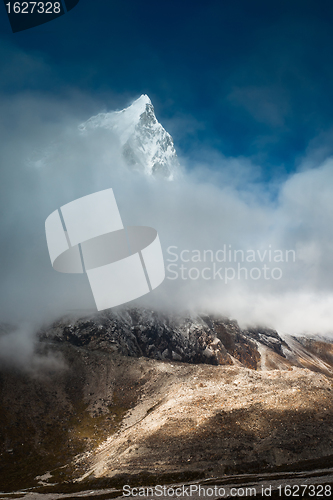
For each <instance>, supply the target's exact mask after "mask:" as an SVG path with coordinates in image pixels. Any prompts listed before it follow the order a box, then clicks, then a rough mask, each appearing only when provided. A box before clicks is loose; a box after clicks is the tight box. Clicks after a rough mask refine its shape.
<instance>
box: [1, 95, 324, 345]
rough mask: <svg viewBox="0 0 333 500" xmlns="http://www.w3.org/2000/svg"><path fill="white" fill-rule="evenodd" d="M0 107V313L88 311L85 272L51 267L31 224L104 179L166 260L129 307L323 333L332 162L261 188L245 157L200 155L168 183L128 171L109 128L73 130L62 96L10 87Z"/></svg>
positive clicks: (45, 315)
mask: <svg viewBox="0 0 333 500" xmlns="http://www.w3.org/2000/svg"><path fill="white" fill-rule="evenodd" d="M0 106H1V110H2V113H1V116H2V118H1V134H2V139H3V140H2V146H1V151H0V157H1V174H0V175H1V180H0V190H1V196H0V203H1V219H0V227H1V233H0V234H1V261H0V266H1V276H2V278H1V284H0V299H1V300H0V304H1V305H0V315H1V319H2V321H9V322H18V323H20V322H25V321H28V322H29V324H31V323H34V324H37V323H38V322H40V321H44V320H45V321H48V320H50V319H52V318H55V317H57V316H58V315H60V314H66V313H71V312H75V313H78V314H81V313H82V314H84V313H85V312H86V311H87V310H90V309H94V301H93V297H92V294H91V291H90V288H89V285H88V280H87V277H86V276H83V275H82V276H80V275H70V274H67V275H66V274H61V273H57V272H55V271H54V270H53V269H52V267H51V264H50V260H49V256H48V250H47V246H46V240H45V234H44V222H45V219H46V218H47V216H48V215H49V214H50V213H51V212H52V211H54V210H55V209H57V208H59V207H60V206H61V205H63V204H65V203H68V202H70V201H72V200H74V199H76V198H78V197H81V196H85V195H87V194H90V193H93V192H95V191H99V190H102V189H107V188H110V187H112V188H113V190H114V193H115V197H116V200H117V203H118V207H119V210H120V213H121V216H122V219H123V223H124V225H148V226H152V227H154V228H156V229H157V230H158V232H159V235H160V240H161V244H162V248H163V252H164V257H165V263H166V269H167V270H166V280H165V281H164V283H163V284H162V285H161V286H160V287H159V288H158V289H156V290H155V291H154V292H153V293H151V294H149V295H147V296H146V297H143V298H142V299H140V300H138V301H136V302H133V303H132V304H131V305H144V306H148V307H158V308H169V309H172V310H175V309H177V310H179V309H188V310H193V311H208V312H216V313H219V314H224V315H227V316H231V317H233V318H236V319H238V320H239V321H240V322H241V323H242V324H265V325H269V326H272V327H275V328H277V329H279V330H280V331H281V332H287V333H292V334H301V333H304V332H309V333H320V334H330V333H333V260H332V254H333V252H332V250H333V230H332V227H333V160H332V159H330V158H327V159H326V160H325V161H324V162H323V163H321V164H318V165H315V166H313V165H312V167H311V168H310V169H309V168H308V169H305V168H304V169H302V168H301V169H300V170H299V172H298V173H296V174H293V175H291V176H290V177H289V178H287V179H285V180H284V181H283V182H281V183H280V184H279V185H276V184H274V185H273V184H272V183H271V184H269V183H267V182H266V183H264V182H260V180H258V168H257V167H256V166H255V165H253V164H252V163H251V161H250V160H249V159H246V158H238V159H237V158H229V159H228V158H225V157H222V156H221V155H220V154H219V153H217V152H211V151H210V152H207V155H206V160H205V161H201V162H200V163H199V162H193V160H191V161H189V160H188V159H186V158H183V159H182V164H183V165H184V171H183V172H182V174H181V175H180V176H179V178H178V179H177V180H175V181H173V182H169V181H166V180H164V179H158V178H154V177H147V176H146V175H144V174H142V173H140V172H137V171H132V170H130V169H129V167H127V166H126V165H125V163H124V160H123V157H122V154H121V147H120V144H119V142H118V139H117V137H116V136H115V135H113V134H112V132H111V131H110V130H103V129H96V130H93V131H91V132H90V133H88V134H83V133H82V132H80V130H79V124H80V123H81V122H82V120H83V118H85V119H87V118H89V115H88V116H87V115H86V114H85V113H86V112H85V111H82V109H81V110H78V108H79V107H78V99H77V98H76V97H75V96H74V97H73V99H72V100H68V101H60V100H59V102H56V101H54V100H51V99H47V98H46V97H45V96H42V95H37V96H36V95H20V96H17V97H15V98H12V99H11V100H8V99H7V100H2V102H1V103H0ZM92 106H93V105H92ZM96 111H98V110H97V109H96ZM9 116H10V119H8V117H9ZM5 117H7V119H6V118H5ZM174 139H175V140H176V139H177V138H174ZM201 158H202V155H201ZM304 165H309V158H305V159H304ZM212 167H214V168H212ZM7 350H8V349H7Z"/></svg>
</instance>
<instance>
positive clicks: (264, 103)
mask: <svg viewBox="0 0 333 500" xmlns="http://www.w3.org/2000/svg"><path fill="white" fill-rule="evenodd" d="M1 9H2V13H1V15H0V42H1V47H0V64H1V66H0V91H1V92H2V95H4V94H5V95H7V96H8V98H10V96H11V95H13V94H15V93H17V92H21V91H24V92H26V91H32V92H39V91H42V92H46V93H47V94H48V95H51V96H52V95H54V96H55V97H57V96H62V95H66V94H69V93H70V92H72V91H73V90H75V91H76V90H79V91H81V92H82V93H83V94H84V95H87V94H88V95H91V96H92V98H93V99H96V100H97V101H98V102H100V105H101V108H105V109H113V108H114V107H117V108H122V107H124V106H125V105H127V104H128V103H129V101H130V100H131V98H134V97H137V96H139V95H140V94H142V93H147V94H148V95H149V96H150V97H151V99H152V101H153V104H154V105H155V109H156V113H157V116H158V118H159V120H160V121H161V122H162V123H163V124H164V125H165V126H166V128H168V129H169V131H170V132H171V133H172V135H173V137H174V140H175V143H176V147H177V148H178V149H179V150H180V151H181V152H183V153H185V154H186V155H189V156H193V155H199V154H204V153H202V151H203V150H205V149H206V148H207V149H211V148H215V149H217V150H219V151H220V152H222V153H223V154H225V155H226V156H245V157H247V158H251V159H252V160H253V161H254V162H256V163H259V164H260V165H261V166H262V167H263V168H264V171H265V172H266V174H267V176H268V177H271V176H272V175H274V173H277V172H281V171H282V172H283V171H287V172H289V171H293V170H294V169H295V168H296V167H297V166H298V164H299V162H300V160H301V158H302V157H303V156H304V155H305V154H306V151H307V149H308V147H309V145H310V146H312V147H317V149H318V151H321V152H322V154H323V155H326V156H327V155H329V154H331V153H332V152H333V147H332V146H331V143H332V144H333V29H332V27H333V2H332V1H331V0H288V1H284V0H201V1H194V0H192V1H187V0H168V1H164V0H158V1H156V0H155V1H150V0H145V1H139V0H118V1H113V0H80V2H79V4H78V5H77V6H76V7H75V8H74V9H73V10H72V11H71V12H69V13H68V14H66V15H64V16H63V17H61V18H59V19H56V20H54V21H52V22H50V23H47V24H45V25H42V26H40V27H36V28H33V29H30V30H27V31H24V32H20V33H16V34H12V33H11V30H10V27H9V22H8V19H7V17H6V13H5V8H4V7H1ZM22 51H23V52H24V53H26V54H27V55H30V56H31V57H32V58H36V60H37V61H40V65H38V64H37V63H36V65H33V64H31V63H30V62H27V61H26V60H25V59H24V58H23V57H22ZM17 54H20V56H18V55H17ZM168 124H169V127H168V126H167V125H168ZM170 128H171V130H170ZM200 150H201V153H199V151H200ZM319 156H320V153H319ZM319 160H320V158H319Z"/></svg>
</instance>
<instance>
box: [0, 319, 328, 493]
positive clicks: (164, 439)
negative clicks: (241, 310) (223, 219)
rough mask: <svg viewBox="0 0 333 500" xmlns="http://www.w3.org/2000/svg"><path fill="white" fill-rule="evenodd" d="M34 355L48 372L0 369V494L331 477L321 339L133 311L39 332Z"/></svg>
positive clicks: (325, 370) (324, 350)
mask: <svg viewBox="0 0 333 500" xmlns="http://www.w3.org/2000/svg"><path fill="white" fill-rule="evenodd" d="M2 334H3V335H5V332H2ZM36 350H37V351H38V353H39V355H42V356H48V359H50V360H53V362H52V363H49V364H47V363H46V364H44V365H43V368H41V369H39V370H38V371H33V372H29V373H27V372H24V371H22V370H18V369H13V368H10V367H8V366H7V367H3V368H2V369H1V374H0V453H1V455H0V490H2V491H15V490H18V489H21V488H27V487H33V488H35V490H36V488H37V490H36V491H40V492H42V491H45V492H46V491H50V490H52V489H53V490H54V491H70V490H71V488H72V489H74V490H75V489H84V488H85V487H100V486H103V487H105V486H108V485H114V486H117V487H121V486H122V484H135V483H136V484H139V483H140V482H141V483H142V482H143V483H144V482H145V483H146V484H153V483H154V482H155V483H156V481H159V484H161V483H162V482H164V483H168V482H172V481H188V480H190V479H193V480H195V479H199V478H209V477H223V476H224V475H226V474H227V475H230V474H231V475H232V474H239V473H255V472H261V473H262V472H264V471H274V470H287V469H288V467H289V468H290V467H298V466H300V467H307V465H306V464H309V463H311V464H314V466H317V467H319V466H320V467H324V466H325V467H326V466H327V467H328V466H330V465H332V464H333V460H332V457H333V428H332V417H333V397H332V386H333V384H332V382H333V379H332V375H333V355H332V345H331V344H330V343H329V342H327V341H325V340H323V339H322V340H320V341H318V340H313V339H312V340H311V339H295V338H292V337H290V338H285V339H282V338H281V337H280V336H279V335H278V334H277V332H275V331H274V330H270V329H265V328H255V329H248V330H242V329H241V328H239V326H238V324H237V323H236V322H235V321H230V320H227V319H225V318H217V317H211V316H196V317H191V316H190V315H188V316H182V317H180V316H170V315H164V314H161V313H156V312H152V311H146V310H137V309H134V310H126V311H121V312H118V313H113V314H110V313H103V314H98V315H96V316H94V317H87V318H83V319H76V320H75V319H73V318H71V319H68V318H67V319H66V318H64V319H62V320H61V321H58V322H56V323H55V324H53V325H51V326H48V327H45V328H43V329H42V330H41V331H40V332H39V341H38V343H37V344H36ZM299 464H301V465H299ZM304 464H305V465H304ZM73 480H74V481H75V482H73ZM52 485H54V486H52ZM66 488H67V490H66Z"/></svg>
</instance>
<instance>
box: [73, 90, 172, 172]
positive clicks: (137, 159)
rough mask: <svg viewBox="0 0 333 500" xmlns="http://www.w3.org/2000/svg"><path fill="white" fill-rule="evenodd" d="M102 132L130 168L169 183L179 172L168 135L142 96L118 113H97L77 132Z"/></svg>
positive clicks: (146, 99) (152, 108) (146, 98)
mask: <svg viewBox="0 0 333 500" xmlns="http://www.w3.org/2000/svg"><path fill="white" fill-rule="evenodd" d="M97 128H103V129H107V130H112V132H113V133H114V134H116V136H117V137H118V139H119V142H120V145H121V147H122V153H123V156H124V158H125V160H126V162H127V164H128V165H129V166H130V167H133V168H135V169H139V170H141V171H142V170H143V171H144V173H145V174H146V175H153V174H160V175H162V176H163V177H166V178H167V179H169V180H172V179H173V178H174V174H175V173H176V171H177V169H178V168H179V163H178V159H177V154H176V150H175V148H174V145H173V140H172V137H171V136H170V134H168V132H166V130H165V129H164V128H163V126H162V125H161V124H160V123H159V122H158V121H157V119H156V116H155V113H154V107H153V105H152V103H151V100H150V99H149V97H148V96H147V95H146V94H143V95H141V96H140V97H139V98H138V99H137V100H135V101H134V102H133V103H132V104H131V105H130V106H128V107H127V108H125V109H123V110H121V111H112V112H109V113H99V114H98V115H96V116H93V117H91V118H90V119H89V120H87V121H86V122H85V123H83V124H81V126H80V127H79V129H80V130H81V132H85V133H88V132H89V131H90V130H93V129H97Z"/></svg>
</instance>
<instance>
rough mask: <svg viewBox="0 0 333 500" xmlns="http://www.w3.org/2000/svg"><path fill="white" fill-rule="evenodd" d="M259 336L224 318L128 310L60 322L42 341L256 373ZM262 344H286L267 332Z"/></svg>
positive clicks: (275, 347)
mask: <svg viewBox="0 0 333 500" xmlns="http://www.w3.org/2000/svg"><path fill="white" fill-rule="evenodd" d="M260 332H261V330H260V331H259V330H258V331H257V330H255V329H252V330H251V331H250V330H248V331H246V330H244V331H243V330H241V329H240V327H239V326H238V324H237V322H236V321H230V320H228V319H226V318H215V317H212V316H196V317H190V316H188V317H181V316H172V315H167V314H163V313H157V312H153V311H148V310H145V309H131V310H126V311H122V312H120V313H113V312H104V313H102V314H98V315H96V316H94V317H89V318H85V319H80V320H77V321H75V322H73V323H71V324H66V322H64V321H61V322H58V323H56V324H54V325H53V326H52V328H50V329H48V330H47V331H44V332H43V333H42V338H44V339H54V340H57V341H59V342H69V343H71V344H73V345H76V346H87V347H89V348H90V349H102V350H110V351H117V352H118V353H120V354H123V355H127V356H135V357H138V356H146V357H148V358H153V359H159V360H167V359H168V360H173V361H183V362H187V363H205V364H213V365H232V364H234V363H235V362H236V360H237V361H238V362H239V363H241V364H242V365H243V366H245V367H247V368H251V369H254V370H255V369H257V368H258V367H259V366H260V353H259V350H258V346H257V343H258V342H257V341H259V342H261V341H262V339H261V337H260ZM260 339H261V340H260ZM264 341H265V344H266V345H268V346H269V347H271V346H273V349H274V350H277V351H279V352H280V351H281V347H280V346H281V345H282V344H283V343H284V342H283V340H282V339H281V338H280V337H279V336H278V334H277V333H276V332H275V331H273V330H265V339H264ZM285 345H286V344H285ZM282 355H283V353H282Z"/></svg>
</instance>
